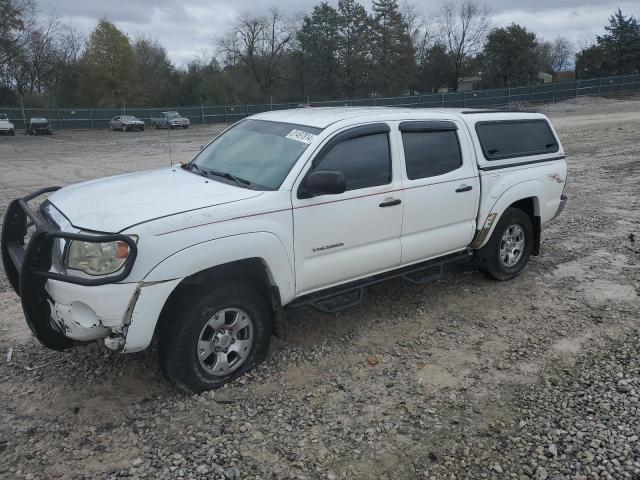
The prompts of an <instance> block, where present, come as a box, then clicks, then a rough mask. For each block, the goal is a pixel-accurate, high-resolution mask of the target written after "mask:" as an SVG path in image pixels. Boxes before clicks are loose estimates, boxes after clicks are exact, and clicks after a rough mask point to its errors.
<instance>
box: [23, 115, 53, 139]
mask: <svg viewBox="0 0 640 480" xmlns="http://www.w3.org/2000/svg"><path fill="white" fill-rule="evenodd" d="M24 131H25V133H27V134H28V135H51V134H52V133H53V127H52V126H51V123H49V120H47V119H46V118H44V117H33V118H30V119H29V121H28V122H27V123H26V124H25V127H24Z"/></svg>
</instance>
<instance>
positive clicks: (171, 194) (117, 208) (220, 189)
mask: <svg viewBox="0 0 640 480" xmlns="http://www.w3.org/2000/svg"><path fill="white" fill-rule="evenodd" d="M262 193H263V192H260V191H256V190H249V189H245V188H241V187H237V186H235V185H228V184H226V183H222V182H219V181H217V180H212V179H208V178H205V177H201V176H199V175H195V174H193V173H190V172H187V171H185V170H183V169H181V168H179V167H168V168H163V169H160V170H149V171H145V172H137V173H129V174H125V175H118V176H116V177H108V178H101V179H98V180H91V181H89V182H83V183H78V184H76V185H70V186H68V187H65V188H62V189H60V190H58V191H56V192H55V193H53V194H52V195H50V196H49V198H48V200H49V201H50V202H51V203H52V204H53V205H54V206H55V207H56V208H57V209H58V210H60V211H61V212H62V213H63V214H64V215H65V216H66V217H67V218H68V219H69V221H70V222H71V223H72V224H73V226H75V227H77V228H80V229H83V230H94V231H98V232H121V231H123V230H125V229H127V228H128V227H131V226H133V225H137V224H140V223H145V222H148V221H150V220H155V219H158V218H161V217H167V216H170V215H176V214H179V213H182V212H188V211H190V210H197V209H201V208H206V207H212V206H216V205H222V204H225V203H231V202H237V201H240V200H244V199H247V198H252V197H256V196H258V195H261V194H262Z"/></svg>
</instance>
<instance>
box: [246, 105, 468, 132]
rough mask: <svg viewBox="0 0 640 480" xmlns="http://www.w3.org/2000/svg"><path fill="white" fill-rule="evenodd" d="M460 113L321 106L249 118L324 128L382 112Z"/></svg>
mask: <svg viewBox="0 0 640 480" xmlns="http://www.w3.org/2000/svg"><path fill="white" fill-rule="evenodd" d="M421 111H422V112H426V111H428V112H430V113H434V112H438V113H454V114H455V113H460V112H461V111H462V109H459V108H458V109H455V108H452V109H447V108H442V109H434V108H429V109H425V108H403V107H321V108H316V107H312V108H298V109H292V110H276V111H273V112H265V113H259V114H257V115H253V116H252V117H251V118H254V119H256V120H270V121H273V122H286V123H293V124H297V125H307V126H309V127H317V128H326V127H328V126H329V125H331V124H332V123H336V122H339V121H341V120H349V119H354V118H366V117H375V116H379V115H384V114H393V115H398V114H405V115H407V116H411V115H415V114H416V112H421Z"/></svg>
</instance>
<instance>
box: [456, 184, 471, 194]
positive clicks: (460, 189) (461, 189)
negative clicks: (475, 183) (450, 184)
mask: <svg viewBox="0 0 640 480" xmlns="http://www.w3.org/2000/svg"><path fill="white" fill-rule="evenodd" d="M472 188H473V187H472V186H471V185H460V186H459V187H458V188H456V193H461V192H468V191H469V190H471V189H472Z"/></svg>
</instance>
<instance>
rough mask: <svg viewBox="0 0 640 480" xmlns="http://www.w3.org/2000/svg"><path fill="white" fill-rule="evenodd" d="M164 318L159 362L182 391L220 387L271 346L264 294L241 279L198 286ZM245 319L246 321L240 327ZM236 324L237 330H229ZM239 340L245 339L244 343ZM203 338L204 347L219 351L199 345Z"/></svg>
mask: <svg viewBox="0 0 640 480" xmlns="http://www.w3.org/2000/svg"><path fill="white" fill-rule="evenodd" d="M223 312H224V313H223ZM243 318H246V319H248V320H243ZM163 320H164V321H163V324H162V327H161V329H160V333H159V355H160V366H161V369H162V372H163V374H164V375H165V377H166V378H167V379H168V380H169V382H171V383H172V384H173V385H174V386H175V387H176V389H178V390H179V391H181V392H183V393H200V392H203V391H205V390H211V389H214V388H218V387H221V386H223V385H224V384H226V383H228V382H230V381H232V380H234V379H236V378H238V377H239V376H241V375H243V374H244V373H245V372H247V371H248V370H250V369H251V368H253V367H254V366H256V365H257V364H258V363H260V362H261V361H262V360H264V359H265V358H266V356H267V353H268V351H269V344H270V342H271V312H270V310H269V308H268V305H267V302H266V300H265V299H264V298H263V296H262V295H260V294H259V293H258V292H257V291H256V290H255V289H254V288H252V287H250V286H247V285H245V284H243V283H237V282H230V283H227V284H226V285H224V286H222V285H220V286H217V287H216V288H213V289H209V290H201V291H200V292H197V291H196V293H194V294H193V295H191V296H189V297H187V298H185V300H184V301H182V302H178V303H177V304H176V305H175V306H174V307H173V308H170V309H169V312H167V314H166V316H165V318H164V319H163ZM245 323H248V326H245V327H242V328H241V329H240V327H241V326H242V325H244V324H245ZM234 325H237V327H236V328H238V329H240V330H239V331H237V332H234V333H231V334H229V333H228V332H230V331H231V329H232V328H233V327H234ZM226 327H228V329H225V328H226ZM234 330H235V329H234ZM203 339H204V340H203ZM242 342H249V343H247V344H246V346H244V344H243V343H242ZM202 344H205V345H207V348H214V347H215V345H219V347H215V348H220V349H221V351H220V352H218V353H216V352H215V351H210V353H206V352H205V353H202V352H203V350H199V349H198V347H199V345H202ZM234 345H235V347H234ZM223 347H224V350H227V349H228V353H227V352H225V351H222V348H223ZM236 350H237V351H236ZM207 351H209V350H207ZM238 352H241V353H238ZM205 355H206V356H205ZM201 358H202V359H203V360H201ZM224 358H226V359H227V361H228V363H227V364H226V365H225V364H224V362H221V361H220V359H224ZM234 364H235V366H234ZM225 366H226V367H227V368H226V369H225V368H224V367H225ZM218 369H221V370H220V371H219V372H217V373H214V372H215V370H218Z"/></svg>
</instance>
